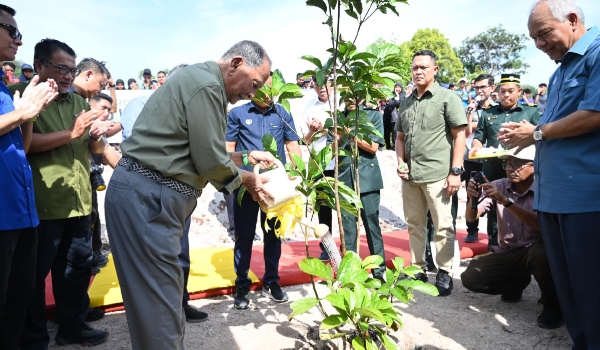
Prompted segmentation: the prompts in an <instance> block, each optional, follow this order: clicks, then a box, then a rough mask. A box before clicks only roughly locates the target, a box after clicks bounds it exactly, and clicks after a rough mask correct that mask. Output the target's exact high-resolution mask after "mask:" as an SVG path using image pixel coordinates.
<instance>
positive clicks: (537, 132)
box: [533, 125, 545, 141]
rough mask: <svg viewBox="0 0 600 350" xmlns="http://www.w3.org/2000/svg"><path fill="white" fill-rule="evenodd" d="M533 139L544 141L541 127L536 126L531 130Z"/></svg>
mask: <svg viewBox="0 0 600 350" xmlns="http://www.w3.org/2000/svg"><path fill="white" fill-rule="evenodd" d="M533 139H534V140H536V141H543V140H545V139H544V133H543V132H542V126H541V125H538V126H536V127H535V129H534V130H533Z"/></svg>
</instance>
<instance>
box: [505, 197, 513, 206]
mask: <svg viewBox="0 0 600 350" xmlns="http://www.w3.org/2000/svg"><path fill="white" fill-rule="evenodd" d="M513 204H515V200H514V199H512V198H509V199H508V203H506V204H504V207H505V208H508V207H510V206H511V205H513Z"/></svg>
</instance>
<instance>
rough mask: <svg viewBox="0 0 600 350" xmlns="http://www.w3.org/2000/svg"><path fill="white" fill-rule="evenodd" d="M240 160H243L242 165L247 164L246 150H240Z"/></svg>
mask: <svg viewBox="0 0 600 350" xmlns="http://www.w3.org/2000/svg"><path fill="white" fill-rule="evenodd" d="M242 162H244V165H249V163H248V151H247V150H243V151H242Z"/></svg>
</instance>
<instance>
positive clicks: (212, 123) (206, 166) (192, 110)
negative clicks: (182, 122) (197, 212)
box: [185, 86, 242, 194]
mask: <svg viewBox="0 0 600 350" xmlns="http://www.w3.org/2000/svg"><path fill="white" fill-rule="evenodd" d="M221 96H222V92H221V87H220V86H206V87H204V88H202V89H200V90H199V91H198V92H197V93H196V94H195V95H194V96H193V97H192V98H191V99H190V100H189V101H187V102H186V103H185V109H186V119H187V123H188V132H189V138H190V155H191V158H192V163H193V164H194V166H195V167H196V170H197V171H198V173H199V174H200V175H202V176H203V177H205V178H206V179H207V180H208V182H210V183H211V184H212V185H213V186H214V187H215V188H216V189H217V190H219V191H221V192H227V193H229V194H231V193H233V190H235V189H236V188H238V187H240V185H241V184H242V173H241V171H239V169H238V168H237V167H236V166H235V164H234V163H233V161H232V160H231V158H230V156H229V154H228V153H227V150H226V148H225V142H223V136H222V135H224V134H225V132H226V120H225V119H224V118H222V117H220V116H221V115H223V106H222V105H221V103H220V101H221V98H222V97H221ZM198 111H201V112H198Z"/></svg>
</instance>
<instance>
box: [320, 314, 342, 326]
mask: <svg viewBox="0 0 600 350" xmlns="http://www.w3.org/2000/svg"><path fill="white" fill-rule="evenodd" d="M346 322H348V317H343V316H341V315H331V316H328V317H326V318H325V319H324V320H323V322H321V327H320V328H321V329H331V328H335V327H338V326H341V325H343V324H344V323H346Z"/></svg>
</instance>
